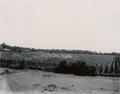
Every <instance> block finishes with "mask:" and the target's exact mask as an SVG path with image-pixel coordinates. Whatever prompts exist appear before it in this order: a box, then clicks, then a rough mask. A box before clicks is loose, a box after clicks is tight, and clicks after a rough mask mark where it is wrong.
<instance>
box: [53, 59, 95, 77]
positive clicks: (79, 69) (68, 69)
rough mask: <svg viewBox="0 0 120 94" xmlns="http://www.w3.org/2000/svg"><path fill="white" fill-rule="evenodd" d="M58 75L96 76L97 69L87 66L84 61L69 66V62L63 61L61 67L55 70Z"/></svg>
mask: <svg viewBox="0 0 120 94" xmlns="http://www.w3.org/2000/svg"><path fill="white" fill-rule="evenodd" d="M55 72H56V73H64V74H75V75H81V76H85V75H91V76H93V75H96V67H94V66H91V65H89V66H88V65H87V64H86V63H85V62H83V61H77V62H76V63H72V64H71V65H70V64H67V61H66V60H64V61H61V63H60V64H59V66H58V67H57V68H56V69H55Z"/></svg>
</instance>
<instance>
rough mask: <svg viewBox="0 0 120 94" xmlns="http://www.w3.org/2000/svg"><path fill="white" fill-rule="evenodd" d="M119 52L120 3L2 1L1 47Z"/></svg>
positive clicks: (103, 0) (109, 0)
mask: <svg viewBox="0 0 120 94" xmlns="http://www.w3.org/2000/svg"><path fill="white" fill-rule="evenodd" d="M2 42H6V43H8V44H11V45H19V46H25V47H35V48H49V49H52V48H56V49H87V50H96V51H103V52H104V51H105V52H110V51H115V52H120V0H0V43H2Z"/></svg>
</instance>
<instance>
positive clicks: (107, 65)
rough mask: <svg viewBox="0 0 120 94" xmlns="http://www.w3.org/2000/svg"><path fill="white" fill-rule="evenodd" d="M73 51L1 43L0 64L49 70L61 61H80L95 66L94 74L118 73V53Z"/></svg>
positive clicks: (119, 57)
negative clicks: (57, 50) (56, 50)
mask: <svg viewBox="0 0 120 94" xmlns="http://www.w3.org/2000/svg"><path fill="white" fill-rule="evenodd" d="M14 49H15V50H14ZM18 49H19V50H18ZM74 52H75V51H74ZM74 52H73V53H72V51H69V52H68V51H65V52H64V51H62V52H61V53H60V51H59V52H55V50H54V51H53V52H52V50H48V51H47V50H40V49H34V50H33V48H32V49H31V48H24V47H16V46H14V47H12V46H9V45H6V44H2V46H1V54H0V58H1V59H0V66H1V67H11V68H16V67H21V68H23V67H24V68H29V69H42V70H48V71H49V70H50V71H51V70H54V69H55V68H56V67H58V66H59V64H60V63H61V62H62V61H66V63H67V64H68V65H71V64H73V63H77V62H78V61H79V62H81V61H82V62H85V63H86V65H87V66H92V67H95V70H94V74H95V75H108V76H119V75H120V55H119V54H116V55H113V54H98V53H92V52H91V53H83V52H80V51H79V53H74ZM76 52H77V51H76ZM84 52H86V51H84ZM89 52H90V51H89ZM88 71H89V70H88Z"/></svg>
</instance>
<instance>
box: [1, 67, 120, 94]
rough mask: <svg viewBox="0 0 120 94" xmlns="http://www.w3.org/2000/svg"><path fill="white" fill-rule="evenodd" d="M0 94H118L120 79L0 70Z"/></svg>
mask: <svg viewBox="0 0 120 94" xmlns="http://www.w3.org/2000/svg"><path fill="white" fill-rule="evenodd" d="M0 94H120V78H118V77H100V76H96V77H88V76H82V77H81V76H74V75H72V74H71V75H68V74H66V75H63V74H55V73H52V72H43V71H38V70H13V69H8V70H6V69H4V68H0Z"/></svg>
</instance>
